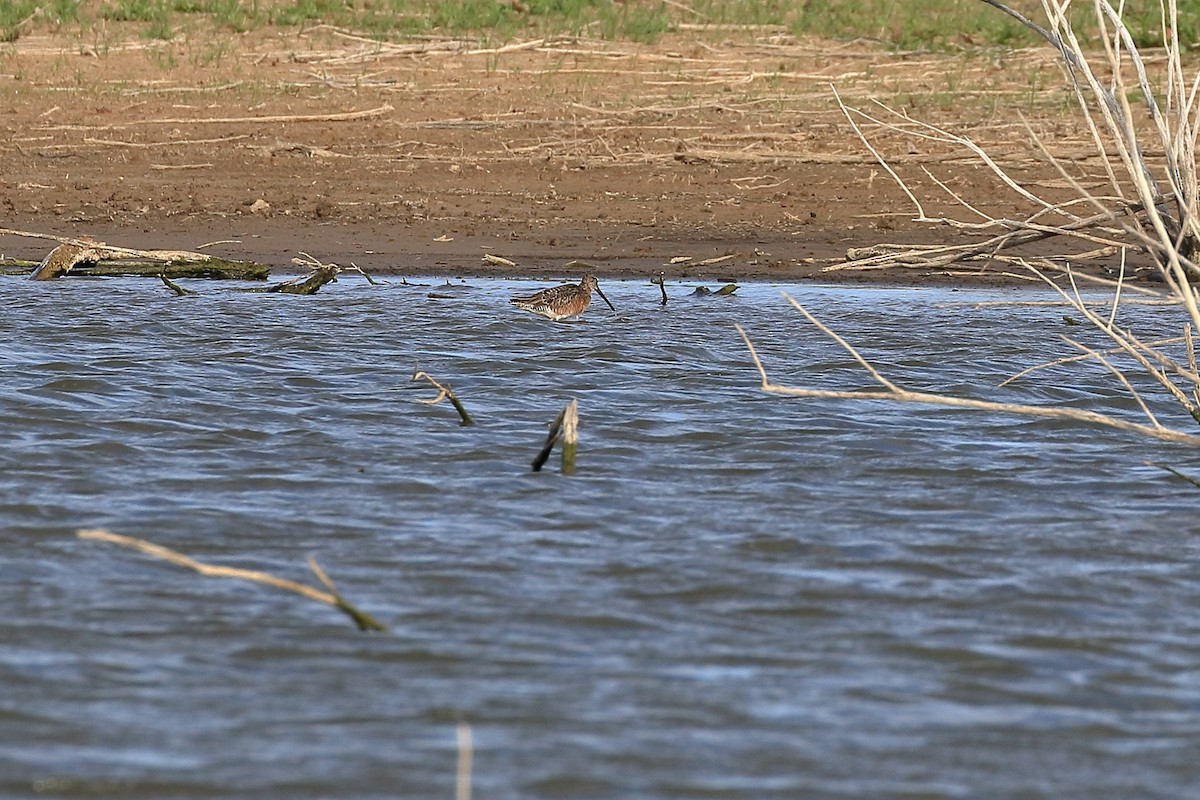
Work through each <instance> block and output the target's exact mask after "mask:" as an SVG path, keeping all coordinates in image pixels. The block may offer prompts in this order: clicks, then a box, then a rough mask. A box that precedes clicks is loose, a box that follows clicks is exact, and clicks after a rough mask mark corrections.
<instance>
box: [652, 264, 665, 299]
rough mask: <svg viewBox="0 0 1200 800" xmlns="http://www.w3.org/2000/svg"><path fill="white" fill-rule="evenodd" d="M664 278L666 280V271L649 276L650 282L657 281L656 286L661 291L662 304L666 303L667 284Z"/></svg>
mask: <svg viewBox="0 0 1200 800" xmlns="http://www.w3.org/2000/svg"><path fill="white" fill-rule="evenodd" d="M666 280H667V273H665V272H660V273H658V276H657V277H654V278H651V279H650V282H651V283H657V284H658V288H659V290H660V291H661V292H662V304H663V305H664V306H665V305H666V304H667V286H666Z"/></svg>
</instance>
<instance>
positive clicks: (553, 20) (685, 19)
mask: <svg viewBox="0 0 1200 800" xmlns="http://www.w3.org/2000/svg"><path fill="white" fill-rule="evenodd" d="M1013 2H1014V4H1016V5H1019V6H1020V7H1021V8H1023V9H1025V10H1026V11H1031V10H1036V6H1037V4H1036V3H1033V2H1028V1H1026V2H1021V0H1013ZM1082 5H1086V6H1088V7H1087V8H1084V7H1081V8H1079V9H1077V10H1076V12H1075V13H1077V14H1078V15H1079V18H1080V23H1081V24H1080V30H1081V31H1083V32H1086V31H1088V30H1089V29H1091V30H1094V24H1093V23H1092V22H1091V9H1090V4H1082ZM1180 5H1181V12H1180V14H1181V16H1180V24H1179V29H1180V37H1181V39H1182V40H1183V41H1184V43H1185V44H1186V45H1187V46H1189V47H1193V48H1194V47H1196V46H1197V43H1200V4H1198V3H1186V4H1184V3H1181V4H1180ZM685 6H686V8H685ZM1128 6H1129V8H1130V10H1129V11H1128V12H1127V13H1126V20H1127V22H1128V23H1129V24H1130V26H1131V28H1132V29H1133V31H1134V36H1135V39H1136V40H1137V41H1138V43H1139V44H1140V45H1154V44H1156V43H1157V42H1158V41H1159V37H1160V33H1159V28H1158V3H1152V2H1151V3H1130V4H1128ZM688 9H691V10H690V11H689V10H688ZM35 11H36V12H37V13H36V16H34V14H35ZM1035 16H1036V15H1035ZM102 21H113V22H130V23H134V24H139V25H141V26H142V27H143V31H142V33H143V35H144V36H147V37H153V38H170V37H171V36H172V35H173V34H172V30H173V29H177V28H179V27H182V26H185V25H186V26H188V27H192V28H194V27H195V26H197V25H204V24H208V25H211V26H213V27H216V28H219V29H228V30H233V31H238V32H241V31H248V30H253V29H255V28H259V27H264V26H280V27H290V26H305V25H313V24H316V23H328V24H331V25H337V26H339V27H344V28H349V29H352V30H356V31H359V32H362V33H365V34H368V35H372V36H378V37H381V38H390V39H396V38H404V37H406V36H413V35H421V34H441V35H452V36H474V37H478V38H482V39H487V40H498V41H505V40H511V39H514V38H519V37H522V36H534V35H554V34H573V35H582V34H586V35H589V36H595V37H600V38H605V39H614V40H632V41H654V40H655V39H657V38H658V37H660V36H662V35H663V34H665V33H668V32H670V31H671V30H673V29H675V28H676V27H677V26H678V25H679V24H680V23H688V24H698V25H712V26H714V27H713V30H714V35H719V33H717V32H719V31H720V30H721V28H718V27H716V26H727V25H746V26H763V25H770V26H776V27H779V28H782V29H784V30H786V31H787V32H789V33H791V34H794V35H796V36H813V37H825V38H832V39H840V40H850V39H857V38H866V39H871V40H877V41H880V42H882V43H884V44H885V45H886V46H888V47H892V48H895V49H900V50H925V49H934V50H947V49H957V48H971V47H995V46H1020V45H1028V44H1034V43H1036V42H1037V40H1036V38H1035V37H1034V36H1033V35H1032V34H1031V33H1029V32H1028V31H1026V30H1025V29H1024V28H1022V27H1021V26H1020V25H1019V24H1017V23H1016V22H1014V21H1012V20H1010V19H1009V18H1008V17H1007V16H1005V15H1004V14H1001V13H1000V12H999V11H996V10H995V9H993V8H991V7H989V6H986V5H985V4H983V3H981V2H979V1H978V0H680V2H677V3H673V4H668V3H666V2H662V0H622V1H621V2H616V1H615V0H0V38H3V39H5V40H9V41H11V40H13V39H16V38H18V37H19V36H20V35H22V34H23V33H25V32H27V31H28V30H29V29H30V28H31V26H32V27H33V28H35V29H51V30H53V29H56V28H58V27H61V26H63V25H66V24H74V25H78V26H80V27H82V28H84V29H85V30H86V29H87V28H89V27H91V26H94V25H96V24H99V23H100V22H102Z"/></svg>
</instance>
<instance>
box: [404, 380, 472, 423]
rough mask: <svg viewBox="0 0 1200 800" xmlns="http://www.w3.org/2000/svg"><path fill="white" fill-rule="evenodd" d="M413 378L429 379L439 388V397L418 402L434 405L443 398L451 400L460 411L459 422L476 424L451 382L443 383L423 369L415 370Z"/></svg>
mask: <svg viewBox="0 0 1200 800" xmlns="http://www.w3.org/2000/svg"><path fill="white" fill-rule="evenodd" d="M412 379H413V380H414V381H419V380H427V381H429V382H430V383H431V384H433V388H435V389H437V390H438V396H437V397H435V398H433V399H432V400H418V401H417V402H418V403H425V404H426V405H430V406H434V405H437V404H438V403H440V402H442V401H443V400H449V401H450V403H451V404H452V405H453V406H454V410H455V411H457V412H458V416H459V418H460V419H461V420H462V421H461V422H460V423H459V424H460V425H462V426H464V427H466V426H467V425H474V424H475V420H473V419H471V415H470V414H468V413H467V409H465V408H463V404H462V401H460V400H459V399H458V395H456V394H454V390H453V389H451V388H450V384H448V383H441V382H439V381H437V380H435V379H434V377H433V376H432V375H430V374H429V373H428V372H424V371H421V370H418V371H416V372H414V373H413V376H412Z"/></svg>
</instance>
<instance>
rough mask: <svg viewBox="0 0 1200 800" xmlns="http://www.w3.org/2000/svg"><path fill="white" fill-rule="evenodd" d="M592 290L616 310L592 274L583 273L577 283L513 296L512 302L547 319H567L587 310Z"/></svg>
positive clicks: (590, 301)
mask: <svg viewBox="0 0 1200 800" xmlns="http://www.w3.org/2000/svg"><path fill="white" fill-rule="evenodd" d="M593 291H595V292H596V294H598V295H600V297H601V299H602V300H604V302H605V303H608V307H609V308H612V310H613V311H616V310H617V309H616V308H613V304H612V303H609V302H608V298H607V297H605V296H604V292H602V291H600V286H599V284H597V283H596V276H594V275H584V276H583V280H581V281H580V282H579V285H575V284H573V283H566V284H563V285H562V286H555V287H554V288H552V289H543V290H542V291H540V292H538V293H537V294H531V295H528V296H524V297H522V296H517V297H514V298H513V299H512V302H513V305H515V306H516V307H517V308H523V309H525V310H526V311H532V312H533V313H535V314H541V315H542V316H543V317H547V318H549V319H554V320H558V319H568V318H570V317H577V316H579V315H580V314H582V313H583V312H584V311H586V310H587V307H588V306H590V305H591V304H592V292H593Z"/></svg>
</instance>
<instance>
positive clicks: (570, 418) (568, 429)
mask: <svg viewBox="0 0 1200 800" xmlns="http://www.w3.org/2000/svg"><path fill="white" fill-rule="evenodd" d="M562 438H563V446H562V472H563V475H574V474H575V448H576V445H577V444H578V443H579V405H578V404H577V403H576V402H575V399H574V398H572V399H571V402H569V403H567V407H566V408H564V409H563V424H562Z"/></svg>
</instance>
